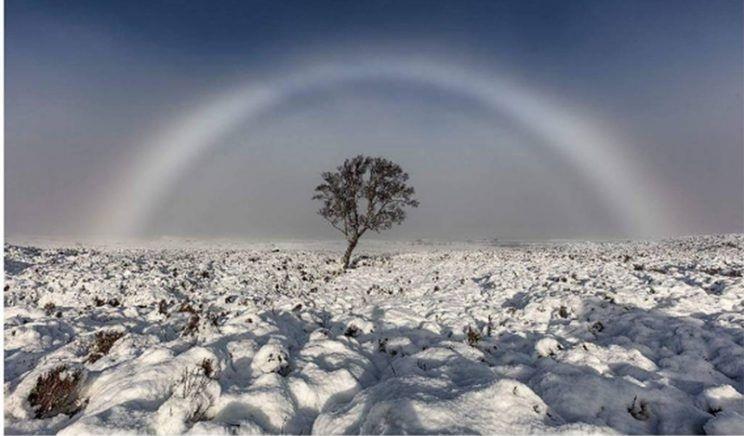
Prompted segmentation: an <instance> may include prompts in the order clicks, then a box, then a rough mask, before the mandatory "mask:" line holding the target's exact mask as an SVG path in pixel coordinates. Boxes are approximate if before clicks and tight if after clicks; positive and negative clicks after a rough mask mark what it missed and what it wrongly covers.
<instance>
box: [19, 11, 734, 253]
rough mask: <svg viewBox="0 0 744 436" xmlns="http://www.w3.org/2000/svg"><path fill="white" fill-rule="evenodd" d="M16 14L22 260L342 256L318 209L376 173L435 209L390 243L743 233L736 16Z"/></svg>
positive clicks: (412, 217) (414, 215)
mask: <svg viewBox="0 0 744 436" xmlns="http://www.w3.org/2000/svg"><path fill="white" fill-rule="evenodd" d="M5 7H6V11H5V14H6V15H5V16H6V26H5V29H6V37H5V41H6V48H5V74H6V84H5V86H6V88H5V95H6V102H5V105H6V106H5V108H6V109H5V110H6V121H5V126H6V127H5V129H6V130H5V231H6V234H7V235H8V236H10V237H13V236H54V237H71V238H88V237H91V238H92V237H120V238H124V237H160V236H177V237H203V238H212V237H218V238H223V237H234V238H245V239H284V238H302V239H325V238H333V237H336V236H338V235H337V234H336V233H334V232H335V231H334V230H333V229H331V228H330V227H329V226H328V225H327V224H326V223H325V222H324V221H323V220H322V219H321V218H320V217H319V216H317V215H316V213H315V212H316V210H317V209H318V207H319V205H318V204H314V203H313V201H312V200H311V197H312V190H313V188H314V187H315V186H316V185H317V184H318V183H319V182H320V176H319V175H320V173H321V172H322V171H325V170H329V169H332V168H334V167H336V166H337V165H338V164H340V163H341V162H342V161H343V159H344V158H346V157H350V156H353V155H355V154H359V153H363V154H367V155H373V156H378V155H379V156H384V157H387V158H390V159H392V160H394V161H396V162H398V163H400V164H401V166H402V167H403V168H404V169H405V170H406V171H407V172H408V173H409V174H410V175H411V179H410V181H411V184H412V185H413V186H414V187H415V188H416V192H417V197H418V199H419V201H420V203H421V206H420V207H419V208H418V209H415V210H411V211H410V213H409V217H408V220H407V221H406V222H405V223H404V224H403V225H402V226H399V227H396V228H395V229H393V230H391V231H390V232H387V233H385V234H382V235H379V236H378V237H386V238H395V239H417V238H427V239H480V238H500V239H543V238H605V237H606V238H617V237H622V238H624V237H648V236H651V237H665V236H675V235H684V234H700V233H724V232H742V231H744V224H743V223H744V175H743V168H744V151H743V150H744V145H743V138H742V116H743V115H744V114H743V113H742V87H743V86H744V85H743V78H744V71H743V66H742V65H744V59H743V53H744V49H743V46H742V33H743V32H742V17H743V11H742V2H740V1H737V0H725V1H719V0H711V1H689V2H688V1H683V0H675V1H666V0H662V1H649V0H643V1H629V0H618V1H610V0H603V1H562V2H557V1H547V0H546V1H514V2H511V1H509V2H504V1H485V2H476V1H473V2H470V1H357V2H348V1H314V2H306V1H282V2H276V1H256V2H252V1H220V2H212V1H197V0H190V1H126V2H125V1H121V2H100V1H82V0H78V1H74V0H71V1H36V0H9V1H6V6H5ZM374 65H383V66H385V68H388V67H390V68H392V69H393V70H395V71H399V70H400V71H403V72H404V74H398V73H395V74H387V73H386V74H380V75H374V74H372V75H365V74H361V75H360V74H358V73H354V74H356V75H357V76H359V77H356V76H355V77H351V78H349V77H345V76H344V77H340V78H336V79H334V77H336V76H334V75H333V74H331V75H326V76H324V77H325V78H324V79H323V80H315V81H313V80H310V79H308V77H313V74H314V73H313V71H316V70H317V69H318V68H321V69H322V68H324V66H325V67H327V68H330V69H332V70H333V71H339V70H342V69H354V68H356V70H354V71H365V69H370V68H375V67H374ZM412 65H425V66H426V67H423V69H422V68H421V67H412ZM329 66H330V67H329ZM411 71H412V72H411ZM453 72H456V73H453ZM443 82H444V83H443ZM491 84H494V85H493V86H494V88H493V89H492V88H490V86H491ZM517 89H518V90H519V91H518V92H517V91H514V95H515V97H514V98H511V100H509V98H506V97H503V96H504V95H507V94H508V95H511V94H510V93H511V92H512V91H513V90H517ZM500 90H503V93H502V91H500ZM261 92H264V93H266V94H267V95H270V96H273V97H271V98H269V97H267V99H268V100H267V103H262V104H261V105H260V108H259V109H260V110H258V109H257V110H256V111H254V112H251V111H250V110H248V109H244V110H243V112H240V111H238V110H234V111H233V112H234V113H232V114H231V115H230V117H231V118H230V120H231V122H230V123H229V125H228V123H227V121H225V122H224V123H225V125H224V126H223V125H222V124H220V123H222V122H223V121H224V120H225V119H227V118H226V117H227V116H228V115H227V114H228V112H229V111H228V109H227V107H228V106H229V104H230V103H229V102H228V100H230V98H231V96H233V100H236V99H239V98H243V95H246V96H248V97H245V98H255V99H259V97H252V96H254V95H259V94H260V93H261ZM489 92H491V93H495V94H496V96H495V97H493V98H490V97H488V98H487V97H483V96H484V95H490V94H489ZM244 93H245V94H244ZM261 95H263V94H261ZM502 97H503V98H502ZM489 98H490V100H489ZM491 100H509V101H506V102H501V103H499V104H497V105H492V104H491ZM257 101H258V100H257ZM262 101H263V100H262ZM528 101H529V104H528ZM223 102H224V104H223ZM232 104H233V105H241V104H243V103H241V102H237V103H232ZM256 104H257V105H258V103H256ZM257 107H258V106H257ZM210 108H219V110H218V109H210ZM210 110H212V111H213V112H210ZM520 111H521V112H520ZM238 112H240V114H238ZM538 114H539V115H540V116H539V117H538V116H537V115H538ZM210 123H212V124H210ZM202 125H205V126H213V125H214V126H216V125H219V126H220V128H219V129H217V128H216V127H215V128H211V127H210V129H211V130H210V131H214V132H216V131H217V130H219V134H217V133H214V132H212V133H214V134H210V135H211V136H209V140H208V141H207V139H200V138H202V136H200V135H201V134H203V133H204V131H205V129H207V127H204V128H203V129H201V130H199V126H202ZM556 125H560V127H561V130H560V132H559V133H560V134H559V135H557V136H553V133H555V129H551V127H555V126H556ZM569 127H570V128H569ZM572 129H574V130H572ZM207 130H209V129H207ZM589 130H591V131H592V132H593V134H592V135H589V134H588V133H587V132H588V131H589ZM546 132H547V133H546ZM572 141H575V143H572ZM197 142H200V144H199V147H201V148H200V149H199V152H198V153H197V152H196V151H193V153H190V152H188V151H187V148H188V144H189V143H193V144H194V150H196V145H197V144H196V143H197ZM561 144H562V145H561ZM153 156H155V157H153ZM618 156H619V157H618ZM601 157H602V159H600V158H601ZM604 158H606V159H604ZM616 158H617V161H616ZM620 158H622V159H620ZM621 161H622V162H623V163H622V164H621ZM176 163H178V165H176ZM168 165H171V166H172V167H173V169H172V170H170V169H168V168H170V167H169V166H168ZM176 167H177V168H176ZM605 169H606V170H607V171H605ZM626 170H627V171H626ZM148 171H149V172H148ZM166 179H167V180H166ZM629 186H630V187H631V189H628V187H629ZM630 191H632V192H630ZM629 203H632V204H629ZM662 205H663V206H662ZM626 210H627V211H632V213H631V212H627V213H626V212H625V211H626ZM625 215H632V217H630V218H628V217H627V216H625ZM651 222H653V223H654V224H653V226H642V225H641V224H646V223H651ZM124 229H125V230H124Z"/></svg>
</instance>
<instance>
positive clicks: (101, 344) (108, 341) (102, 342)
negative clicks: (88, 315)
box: [86, 330, 124, 363]
mask: <svg viewBox="0 0 744 436" xmlns="http://www.w3.org/2000/svg"><path fill="white" fill-rule="evenodd" d="M122 336H124V332H120V331H116V330H109V331H105V332H96V336H95V340H94V342H93V344H92V345H91V347H90V352H89V354H88V358H87V359H86V362H88V363H94V362H96V361H98V360H99V359H100V358H101V357H103V356H105V355H107V354H108V352H109V350H111V347H113V346H114V342H116V341H118V340H119V339H120V338H121V337H122Z"/></svg>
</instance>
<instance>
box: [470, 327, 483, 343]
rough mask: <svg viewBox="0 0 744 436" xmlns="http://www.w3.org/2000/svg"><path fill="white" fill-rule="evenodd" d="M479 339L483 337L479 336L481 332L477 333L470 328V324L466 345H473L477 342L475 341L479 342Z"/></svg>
mask: <svg viewBox="0 0 744 436" xmlns="http://www.w3.org/2000/svg"><path fill="white" fill-rule="evenodd" d="M481 339H483V338H482V337H481V334H480V333H478V332H477V331H475V330H473V329H472V328H470V326H468V337H467V340H468V345H470V346H471V347H473V346H475V344H477V343H478V342H479V341H480V340H481Z"/></svg>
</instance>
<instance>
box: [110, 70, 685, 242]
mask: <svg viewBox="0 0 744 436" xmlns="http://www.w3.org/2000/svg"><path fill="white" fill-rule="evenodd" d="M370 79H371V80H375V79H381V80H382V79H386V80H396V81H402V82H411V83H416V84H420V85H425V86H431V87H436V88H439V89H443V90H446V91H448V92H452V93H455V94H457V95H462V96H465V97H467V98H471V99H473V100H474V101H477V102H479V103H480V104H482V105H483V106H484V107H487V108H491V109H493V110H498V111H500V112H501V113H505V114H507V115H508V116H510V117H511V118H513V119H514V120H515V121H516V122H518V123H519V124H520V125H522V126H523V127H525V128H527V129H529V131H531V132H533V133H534V134H536V135H539V137H540V138H541V139H542V140H543V142H544V143H545V144H549V146H551V147H553V148H554V151H556V152H557V153H558V154H559V155H560V156H561V157H562V158H563V159H565V161H566V162H567V163H569V164H570V165H572V166H573V167H574V168H576V169H577V170H578V171H580V172H581V174H582V175H583V176H584V177H585V178H586V179H587V181H588V182H590V183H592V185H593V188H594V189H595V191H596V193H597V194H598V195H600V196H601V197H602V198H603V199H604V201H605V203H606V205H607V207H608V208H609V209H610V211H611V212H612V213H613V214H615V215H616V216H617V218H619V219H620V220H621V222H622V224H623V225H624V226H625V227H626V230H627V231H628V232H629V233H633V234H639V235H640V234H642V235H646V236H648V235H658V234H659V232H664V231H668V224H669V223H671V222H672V221H671V220H669V219H668V218H666V217H665V216H664V215H665V214H664V213H663V208H661V206H660V205H661V204H662V200H663V198H662V197H661V196H659V195H655V193H653V192H652V188H653V184H652V183H649V182H650V181H649V180H648V179H647V178H646V177H645V175H644V174H643V173H642V171H639V170H638V169H637V168H635V167H634V166H633V165H631V164H630V161H629V160H627V159H626V158H625V156H624V155H623V153H622V147H621V146H620V144H619V143H618V142H617V141H613V139H612V135H610V134H608V133H607V132H600V130H599V129H597V128H596V127H595V126H593V125H591V123H590V122H587V121H586V119H585V117H583V118H582V117H580V116H578V115H577V114H571V113H569V112H568V110H567V109H566V108H563V107H559V106H557V105H555V104H553V103H551V102H549V101H547V100H546V99H545V98H541V97H540V96H537V95H534V94H533V93H531V92H529V91H528V90H526V89H522V88H520V87H519V86H516V85H515V84H513V83H510V82H509V81H508V80H506V79H505V78H503V77H498V76H495V75H493V74H488V75H482V74H478V73H476V72H473V71H470V70H467V69H463V68H460V67H457V66H454V65H448V64H442V63H430V62H419V61H406V60H386V61H375V62H363V63H359V64H354V65H353V66H350V65H348V64H328V65H324V66H315V67H308V68H306V69H304V70H301V71H298V72H296V73H293V74H290V75H288V76H285V77H280V78H275V79H273V80H270V81H263V82H255V81H253V82H249V83H246V84H243V85H242V86H239V87H238V88H237V89H233V90H231V91H229V92H227V93H225V94H223V95H219V96H217V98H215V99H213V100H211V101H209V102H207V103H206V104H204V105H201V106H200V107H198V108H196V109H195V110H193V111H191V112H190V113H187V114H186V115H185V116H183V117H181V118H180V119H178V120H177V121H176V122H175V123H172V124H171V125H169V126H167V127H166V128H165V129H164V130H163V131H161V132H159V133H158V134H156V135H155V136H154V137H153V138H151V139H150V140H147V141H146V142H145V145H146V151H145V152H144V153H143V154H142V155H141V156H139V158H138V159H137V160H136V161H135V163H134V165H133V166H131V167H130V168H128V169H127V170H126V173H125V177H124V180H126V183H122V184H121V185H122V186H121V187H120V188H119V192H118V193H117V194H116V195H114V196H112V203H111V204H108V205H105V207H104V208H103V209H102V211H101V213H100V214H98V215H97V221H98V222H97V227H98V229H99V234H101V235H109V236H117V237H130V236H135V235H137V234H138V233H140V232H142V229H143V228H144V226H145V225H146V223H147V222H148V219H149V218H150V216H151V215H152V213H153V212H154V210H155V208H156V206H157V204H158V203H159V202H160V201H161V200H162V199H163V198H164V196H165V195H166V194H167V193H168V192H169V191H170V190H171V189H173V187H174V184H175V183H176V182H177V181H178V178H179V177H180V176H181V175H182V174H184V173H185V172H187V171H188V170H189V168H190V167H191V166H192V165H193V164H194V163H195V162H196V161H197V160H198V159H199V158H200V156H202V155H203V154H204V153H205V152H207V151H208V150H209V149H210V147H213V146H215V145H218V144H219V140H220V139H221V138H222V137H224V135H226V134H227V133H229V132H230V130H231V129H233V128H235V127H236V126H238V125H239V124H240V123H241V122H242V123H246V122H250V121H251V120H252V119H255V117H257V116H259V115H261V114H263V113H265V112H267V111H269V110H270V109H271V108H273V107H275V106H276V105H278V104H280V103H282V102H284V101H286V100H288V99H290V98H291V97H293V96H295V95H297V93H299V92H303V91H307V90H312V89H314V88H318V87H325V86H330V85H334V84H337V83H348V82H353V81H361V80H370Z"/></svg>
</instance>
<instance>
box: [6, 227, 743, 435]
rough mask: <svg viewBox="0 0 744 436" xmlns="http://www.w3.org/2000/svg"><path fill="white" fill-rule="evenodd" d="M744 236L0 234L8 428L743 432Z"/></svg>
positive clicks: (91, 430)
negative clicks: (48, 385)
mask: <svg viewBox="0 0 744 436" xmlns="http://www.w3.org/2000/svg"><path fill="white" fill-rule="evenodd" d="M742 247H744V237H742V236H739V235H727V236H711V237H695V238H685V239H679V240H670V241H663V242H658V243H650V242H648V243H647V242H643V243H642V242H637V243H633V242H628V243H621V242H616V243H590V242H586V243H562V244H540V245H537V244H535V245H524V246H514V247H497V246H486V245H471V246H457V247H450V246H441V245H431V246H423V247H422V246H415V247H414V246H409V245H405V244H400V243H397V244H393V243H390V244H388V245H384V244H383V249H382V250H375V251H376V253H375V254H371V255H368V256H362V257H361V258H360V259H359V261H358V262H357V266H356V268H354V269H351V270H349V271H347V272H345V273H339V271H338V263H337V257H338V253H337V250H335V249H333V248H331V247H330V246H329V247H327V248H324V247H322V246H320V247H318V246H315V247H313V248H312V249H311V250H308V249H306V248H305V247H303V246H302V245H294V246H288V247H284V248H281V249H276V248H267V247H263V246H261V247H255V248H251V247H241V248H230V247H219V248H209V247H203V246H198V247H182V248H177V247H170V248H165V249H136V248H117V247H108V248H107V247H96V248H92V247H75V248H64V247H47V248H43V249H42V248H32V247H19V246H12V245H6V247H5V256H6V282H5V284H6V288H5V292H4V300H5V320H4V321H5V329H4V335H5V378H4V392H5V400H6V401H5V417H6V418H5V431H6V432H8V433H55V432H59V433H62V434H81V433H96V434H100V433H117V434H118V433H151V434H174V433H197V434H204V433H210V434H237V433H246V434H255V433H303V434H304V433H321V434H327V433H336V434H338V433H388V434H389V433H489V434H492V433H558V432H571V433H576V432H583V433H584V432H585V433H597V432H622V433H703V432H705V433H708V434H716V433H744V397H743V396H742V392H744V279H743V278H742V272H743V271H744V256H743V255H742ZM362 252H363V250H362ZM112 332H113V333H116V334H111V336H105V335H104V334H103V333H109V334H110V333H112ZM97 333H98V335H97ZM103 337H108V338H110V339H112V338H117V339H114V340H113V344H109V343H106V344H101V338H103ZM109 342H110V341H109ZM109 346H110V348H107V347H109ZM102 350H103V351H105V353H103V352H102ZM94 355H95V356H96V357H92V356H94ZM60 366H65V368H66V372H64V374H67V373H70V374H77V375H78V378H77V379H76V380H79V381H77V382H76V385H75V392H74V394H75V398H76V403H75V404H74V406H75V407H71V408H69V409H70V410H66V412H65V413H70V415H67V414H65V413H59V414H56V415H54V416H51V417H41V418H39V417H37V416H38V413H39V407H38V406H34V405H33V404H31V401H30V400H29V396H30V394H31V393H32V392H33V391H34V388H35V386H36V385H37V384H38V381H39V379H40V377H42V376H44V375H46V374H50V372H52V371H54V369H55V368H59V367H60ZM73 409H74V410H73Z"/></svg>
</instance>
